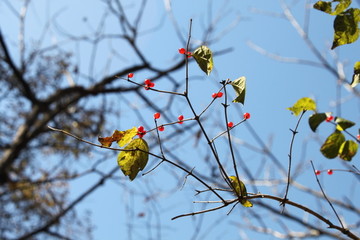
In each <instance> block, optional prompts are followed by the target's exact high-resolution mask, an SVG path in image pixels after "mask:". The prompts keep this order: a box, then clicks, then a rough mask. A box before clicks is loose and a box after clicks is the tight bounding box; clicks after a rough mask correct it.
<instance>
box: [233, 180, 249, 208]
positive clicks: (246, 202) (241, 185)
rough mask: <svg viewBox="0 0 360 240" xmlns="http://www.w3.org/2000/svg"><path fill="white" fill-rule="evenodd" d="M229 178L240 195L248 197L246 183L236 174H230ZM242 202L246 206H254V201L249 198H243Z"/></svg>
mask: <svg viewBox="0 0 360 240" xmlns="http://www.w3.org/2000/svg"><path fill="white" fill-rule="evenodd" d="M229 179H230V182H231V184H232V186H233V188H234V189H235V191H236V194H237V195H239V196H240V197H246V196H247V191H246V187H245V184H244V183H243V182H242V181H240V180H239V179H238V178H237V177H235V176H230V177H229ZM241 204H242V205H243V206H244V207H252V206H253V204H252V202H250V201H249V200H247V199H242V200H241Z"/></svg>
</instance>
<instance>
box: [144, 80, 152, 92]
mask: <svg viewBox="0 0 360 240" xmlns="http://www.w3.org/2000/svg"><path fill="white" fill-rule="evenodd" d="M144 83H145V90H149V89H150V88H152V87H155V83H153V82H152V81H151V80H150V79H145V81H144Z"/></svg>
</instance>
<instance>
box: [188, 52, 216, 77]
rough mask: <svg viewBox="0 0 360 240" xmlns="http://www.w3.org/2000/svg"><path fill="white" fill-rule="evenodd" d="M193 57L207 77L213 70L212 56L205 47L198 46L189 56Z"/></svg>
mask: <svg viewBox="0 0 360 240" xmlns="http://www.w3.org/2000/svg"><path fill="white" fill-rule="evenodd" d="M191 56H193V57H194V59H195V60H196V62H197V64H198V65H199V67H200V69H201V70H203V72H205V73H206V74H207V75H209V74H210V73H211V71H212V69H213V66H214V62H213V54H212V52H211V50H210V48H208V47H207V46H200V47H198V48H197V49H195V51H194V52H193V53H192V54H191Z"/></svg>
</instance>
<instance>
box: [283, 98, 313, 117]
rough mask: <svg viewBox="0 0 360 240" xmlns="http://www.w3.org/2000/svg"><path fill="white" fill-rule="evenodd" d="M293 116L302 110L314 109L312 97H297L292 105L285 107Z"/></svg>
mask: <svg viewBox="0 0 360 240" xmlns="http://www.w3.org/2000/svg"><path fill="white" fill-rule="evenodd" d="M287 109H288V110H290V111H291V112H292V113H293V114H294V115H295V116H297V115H299V114H300V113H301V112H303V111H308V110H312V111H316V103H315V101H314V100H313V99H311V98H308V97H304V98H301V99H299V100H298V101H297V102H296V103H295V104H294V105H293V106H292V107H289V108H287Z"/></svg>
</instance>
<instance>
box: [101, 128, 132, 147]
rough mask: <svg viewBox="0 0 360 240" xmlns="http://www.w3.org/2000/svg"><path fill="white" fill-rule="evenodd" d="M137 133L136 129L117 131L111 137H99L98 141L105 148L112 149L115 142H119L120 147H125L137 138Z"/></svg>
mask: <svg viewBox="0 0 360 240" xmlns="http://www.w3.org/2000/svg"><path fill="white" fill-rule="evenodd" d="M137 132H138V131H137V128H136V127H133V128H131V129H128V130H125V131H118V130H115V131H114V133H113V134H112V135H111V136H110V137H98V141H99V142H100V143H101V145H102V146H104V147H110V146H111V144H112V143H113V142H117V143H118V144H119V146H120V147H123V146H125V145H126V144H128V143H129V142H130V141H131V140H132V139H133V138H134V137H135V136H136V134H137Z"/></svg>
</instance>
